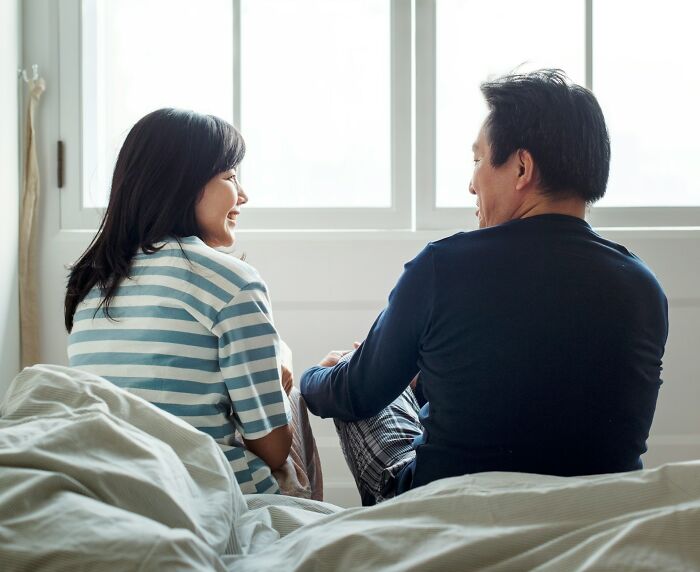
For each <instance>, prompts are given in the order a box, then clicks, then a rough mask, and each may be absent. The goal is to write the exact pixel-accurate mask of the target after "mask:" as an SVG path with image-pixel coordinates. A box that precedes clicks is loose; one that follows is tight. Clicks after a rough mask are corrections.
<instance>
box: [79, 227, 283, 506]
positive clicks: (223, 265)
mask: <svg viewBox="0 0 700 572" xmlns="http://www.w3.org/2000/svg"><path fill="white" fill-rule="evenodd" d="M180 242H181V246H180V244H178V242H177V241H176V240H170V241H167V242H166V243H165V244H164V246H163V247H162V248H160V249H159V250H157V251H156V252H154V253H151V254H146V253H143V252H140V253H138V254H137V255H136V256H135V257H134V259H133V261H132V266H131V269H130V277H129V278H127V279H124V280H122V281H121V283H120V284H119V287H118V289H117V291H116V293H115V296H114V297H113V298H112V299H111V301H110V305H109V316H110V317H111V318H108V317H107V316H106V315H105V308H104V307H103V306H100V307H99V309H98V306H99V305H100V302H101V300H102V294H101V292H100V291H99V290H98V289H97V287H94V288H93V289H92V290H91V291H90V293H89V294H88V295H87V296H86V297H85V299H84V300H83V301H82V302H81V303H80V304H79V305H78V307H77V308H76V312H75V314H74V326H73V329H72V331H71V334H70V338H69V346H68V355H69V361H70V365H71V366H74V367H77V368H79V369H82V370H85V371H89V372H91V373H94V374H97V375H100V376H102V377H104V378H106V379H108V380H109V381H111V382H112V383H114V384H116V385H118V386H120V387H123V388H124V389H127V390H128V391H130V392H132V393H134V394H136V395H139V396H140V397H142V398H144V399H146V400H147V401H150V402H151V403H153V404H154V405H156V406H158V407H160V408H161V409H163V410H165V411H167V412H169V413H172V414H173V415H176V416H178V417H181V418H182V419H184V420H185V421H187V422H189V423H191V424H192V425H193V426H195V427H196V428H197V429H199V430H201V431H203V432H205V433H207V434H209V435H211V436H212V437H213V438H214V439H215V440H216V441H217V442H218V443H219V445H220V446H221V448H222V450H223V451H224V453H225V455H226V457H227V458H228V459H229V461H230V462H231V466H232V468H233V470H234V472H235V474H236V478H237V480H238V482H239V483H240V485H241V489H242V490H243V492H244V493H255V492H258V493H264V492H277V490H278V486H277V483H276V481H275V479H274V478H273V477H272V475H271V472H270V469H269V467H268V466H267V465H266V464H265V463H264V462H263V461H262V460H261V459H260V458H259V457H257V456H255V455H254V454H253V453H251V452H250V451H247V450H246V449H245V447H244V446H243V445H242V443H241V442H239V441H238V439H240V438H241V437H243V438H245V439H258V438H261V437H264V436H265V435H267V434H269V433H270V432H271V431H272V430H273V429H276V428H277V427H282V426H284V425H287V424H288V423H289V422H290V413H289V405H288V403H287V401H286V398H285V396H284V392H283V390H282V388H281V387H280V382H279V370H280V358H279V355H280V354H279V344H280V341H279V336H278V334H277V332H276V330H275V327H274V325H273V322H272V315H271V311H270V305H269V300H268V296H267V290H266V286H265V284H264V282H263V281H262V280H261V278H260V276H259V275H258V273H257V272H256V271H255V269H253V268H252V267H251V266H249V265H248V264H246V263H244V262H242V261H240V260H239V259H237V258H235V257H233V256H230V255H227V254H224V253H221V252H219V251H217V250H215V249H213V248H211V247H209V246H207V245H206V244H204V242H202V241H201V240H200V239H199V238H197V237H187V238H184V239H180ZM236 430H237V433H238V435H236Z"/></svg>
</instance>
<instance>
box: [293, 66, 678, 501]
mask: <svg viewBox="0 0 700 572" xmlns="http://www.w3.org/2000/svg"><path fill="white" fill-rule="evenodd" d="M481 91H482V93H483V95H484V97H485V99H486V102H487V104H488V107H489V113H488V116H487V117H486V120H485V121H484V123H483V126H482V127H481V130H480V132H479V134H478V137H477V139H476V142H475V143H474V145H473V151H474V172H473V176H472V179H471V183H470V185H469V192H470V193H472V194H474V195H476V197H477V211H476V214H477V216H478V218H479V230H476V231H473V232H468V233H458V234H456V235H454V236H451V237H449V238H446V239H443V240H439V241H437V242H433V243H430V244H428V246H427V247H426V248H425V249H424V250H423V251H422V252H421V253H420V254H419V255H418V256H417V257H416V258H415V259H414V260H412V261H411V262H409V263H408V264H406V266H405V269H404V272H403V274H402V276H401V278H400V279H399V281H398V283H397V284H396V287H395V288H394V290H393V291H392V293H391V295H390V297H389V303H388V305H387V307H386V309H385V310H384V311H383V312H382V313H381V315H380V316H379V317H378V318H377V320H376V322H375V323H374V325H373V326H372V329H371V330H370V332H369V334H368V335H367V338H366V339H365V341H364V342H363V343H362V344H361V345H360V346H359V347H358V348H357V349H356V351H354V352H353V353H348V354H347V355H346V356H344V357H343V358H342V359H339V358H340V356H339V355H338V354H337V353H331V354H329V356H328V357H327V358H326V359H325V360H324V361H323V362H321V364H320V365H319V366H316V367H312V368H310V369H309V370H307V371H306V372H304V374H303V376H302V380H301V391H302V395H303V396H304V398H305V399H306V402H307V404H308V407H309V409H310V410H311V411H312V412H313V413H315V414H317V415H320V416H322V417H334V418H335V419H336V426H337V428H338V432H339V435H340V438H341V445H342V447H343V451H344V453H345V456H346V459H347V461H348V464H349V465H350V468H351V470H352V472H353V475H354V476H355V479H356V481H357V484H358V488H359V490H360V494H361V496H362V501H363V504H374V503H375V502H377V501H381V500H383V499H385V498H390V497H392V496H394V495H396V494H399V493H401V492H404V491H405V490H408V489H410V488H413V487H417V486H421V485H424V484H426V483H429V482H431V481H433V480H436V479H439V478H443V477H450V476H455V475H462V474H467V473H476V472H482V471H518V472H528V473H542V474H551V475H562V476H566V475H584V474H596V473H609V472H618V471H631V470H635V469H639V468H641V461H640V455H642V454H643V453H644V452H645V451H646V438H647V436H648V433H649V428H650V426H651V422H652V418H653V415H654V408H655V405H656V398H657V394H658V389H659V386H660V384H661V381H660V378H659V375H660V371H661V358H662V356H663V352H664V345H665V343H666V337H667V334H668V310H667V303H666V298H665V296H664V293H663V291H662V289H661V287H660V286H659V284H658V282H657V281H656V279H655V278H654V276H653V274H652V273H651V272H650V270H649V269H648V268H647V267H646V266H645V265H644V263H643V262H642V261H641V260H639V258H637V257H636V256H634V255H633V254H631V253H630V252H629V251H628V250H627V249H626V248H624V247H623V246H620V245H618V244H615V243H613V242H610V241H609V240H605V239H603V238H602V237H600V236H599V235H598V234H596V233H595V232H594V231H593V230H592V229H591V227H590V226H589V225H588V223H586V221H585V220H584V217H585V211H586V207H587V205H590V204H591V203H593V202H595V201H596V200H598V199H600V198H601V197H602V196H603V195H604V193H605V188H606V184H607V179H608V171H609V163H610V143H609V139H608V134H607V130H606V126H605V121H604V118H603V114H602V111H601V109H600V107H599V105H598V102H597V101H596V99H595V97H594V96H593V94H592V93H591V92H590V91H588V90H586V89H584V88H582V87H580V86H577V85H572V84H570V83H569V82H568V80H567V79H566V77H565V76H564V75H563V74H562V73H561V72H560V71H558V70H542V71H539V72H535V73H530V74H521V75H511V76H506V77H503V78H501V79H498V80H496V81H493V82H487V83H484V84H482V86H481ZM417 372H420V381H419V383H418V389H420V390H422V391H418V392H417V394H419V396H420V393H423V394H424V400H425V401H426V403H425V404H423V406H422V408H421V409H420V412H419V409H418V403H417V401H416V398H415V396H414V394H413V391H412V390H411V389H407V384H408V382H409V381H410V380H411V379H412V378H414V376H416V374H417ZM412 385H413V384H412Z"/></svg>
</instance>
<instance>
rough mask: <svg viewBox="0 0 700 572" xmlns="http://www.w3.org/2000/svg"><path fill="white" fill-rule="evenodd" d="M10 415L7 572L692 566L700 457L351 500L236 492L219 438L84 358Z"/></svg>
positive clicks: (31, 377)
mask: <svg viewBox="0 0 700 572" xmlns="http://www.w3.org/2000/svg"><path fill="white" fill-rule="evenodd" d="M0 416H1V417H0V569H2V570H4V571H10V570H32V571H40V570H71V571H72V570H81V569H84V570H100V571H109V570H120V571H122V570H174V571H179V570H217V571H234V570H235V571H249V570H279V571H282V570H361V571H370V570H371V571H399V570H421V571H430V570H490V571H504V570H542V571H545V570H567V571H570V570H683V571H685V570H694V569H698V570H700V462H685V463H676V464H668V465H664V466H662V467H659V468H655V469H649V470H643V471H637V472H633V473H626V474H612V475H598V476H590V477H577V478H557V477H547V476H542V475H525V474H517V473H483V474H478V475H470V476H464V477H458V478H451V479H444V480H441V481H438V482H435V483H432V484H431V485H428V486H426V487H421V488H418V489H416V490H413V491H411V492H409V493H406V494H404V495H402V496H400V497H399V498H397V499H394V500H392V501H388V502H385V503H382V504H380V505H377V506H374V507H369V508H352V509H341V508H339V507H336V506H333V505H331V504H328V503H322V502H315V501H309V500H300V499H293V498H289V497H281V496H277V495H250V496H244V495H242V494H241V492H240V489H239V488H238V485H237V484H236V482H235V480H234V478H233V476H232V473H231V469H230V467H229V465H228V463H227V462H226V459H225V458H224V456H223V454H221V452H220V450H219V448H218V447H217V446H216V444H215V443H214V441H213V440H212V439H211V438H209V437H208V436H206V435H204V434H203V433H199V432H198V431H196V430H195V429H193V428H192V427H190V426H189V425H187V424H186V423H184V422H183V421H180V420H179V419H177V418H175V417H173V416H171V415H169V414H167V413H164V412H162V411H160V410H159V409H157V408H155V407H153V406H152V405H150V404H149V403H147V402H145V401H143V400H142V399H140V398H137V397H135V396H133V395H130V394H129V393H127V392H125V391H123V390H121V389H119V388H116V387H114V386H112V385H111V384H109V383H108V382H106V381H105V380H103V379H101V378H99V377H96V376H93V375H90V374H87V373H82V372H80V371H77V370H74V369H70V368H65V367H59V366H48V365H39V366H35V367H32V368H28V369H25V370H24V371H23V372H22V373H20V375H19V376H17V378H15V379H14V380H13V382H12V384H11V385H10V387H9V389H8V392H7V394H6V395H5V396H4V398H3V400H2V402H0Z"/></svg>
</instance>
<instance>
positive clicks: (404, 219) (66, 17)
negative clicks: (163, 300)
mask: <svg viewBox="0 0 700 572" xmlns="http://www.w3.org/2000/svg"><path fill="white" fill-rule="evenodd" d="M231 2H232V7H233V22H232V26H233V27H232V29H233V36H234V47H233V50H234V54H233V60H234V64H233V65H234V69H233V84H234V94H233V99H234V100H233V102H232V106H233V120H234V123H235V124H236V125H240V120H241V109H240V77H241V73H240V72H241V68H240V65H241V59H240V37H241V36H240V33H239V31H240V13H241V12H240V0H231ZM390 2H391V5H390V10H391V18H390V21H391V24H390V25H391V29H390V32H389V33H390V46H391V48H390V49H391V54H390V58H391V78H390V82H391V85H390V98H391V104H390V108H391V123H390V130H391V133H390V144H391V165H390V170H391V172H390V180H391V206H390V207H388V208H255V207H250V206H248V207H246V213H245V215H246V221H245V227H246V228H248V229H260V230H266V229H313V230H331V229H332V230H338V229H346V230H349V229H392V230H393V229H411V228H412V220H411V207H412V204H411V203H412V199H411V195H412V193H411V181H412V171H413V165H412V153H411V151H412V149H411V143H412V141H411V134H412V129H413V128H412V125H411V120H412V119H411V118H412V115H411V104H412V102H411V33H412V30H411V20H412V5H411V2H410V1H409V2H407V1H405V0H390ZM57 4H58V8H57V10H56V12H57V19H58V22H57V28H58V48H59V66H60V70H61V71H60V74H59V84H60V87H59V89H60V103H59V108H60V111H59V116H60V118H59V137H60V139H61V141H63V143H64V148H65V150H66V152H65V165H64V169H65V170H64V181H65V182H64V188H63V189H61V197H60V211H61V223H60V224H61V228H62V229H65V230H86V229H92V230H94V229H96V228H97V227H98V226H99V223H100V220H101V218H102V215H103V214H104V209H99V208H86V207H84V206H83V167H82V161H83V158H84V156H85V154H84V148H83V138H82V134H83V129H84V127H85V126H84V125H83V121H82V117H83V114H82V109H83V105H84V104H85V103H86V102H84V100H83V93H82V82H81V79H82V78H81V75H82V64H83V62H82V50H81V38H82V33H81V5H82V2H81V0H58V1H57ZM244 129H245V127H243V130H244ZM242 170H243V179H245V161H244V162H243V164H242Z"/></svg>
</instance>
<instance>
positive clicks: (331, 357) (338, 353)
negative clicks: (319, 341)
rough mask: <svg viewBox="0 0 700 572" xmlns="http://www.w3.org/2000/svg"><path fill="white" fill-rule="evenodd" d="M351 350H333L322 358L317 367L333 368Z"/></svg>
mask: <svg viewBox="0 0 700 572" xmlns="http://www.w3.org/2000/svg"><path fill="white" fill-rule="evenodd" d="M351 351H352V350H333V351H332V352H330V353H329V354H328V355H327V356H326V357H324V358H323V359H322V360H321V361H320V362H319V363H318V365H320V366H323V367H333V366H334V365H335V364H337V363H338V362H339V361H340V358H342V357H343V356H344V355H345V354H347V353H350V352H351Z"/></svg>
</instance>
